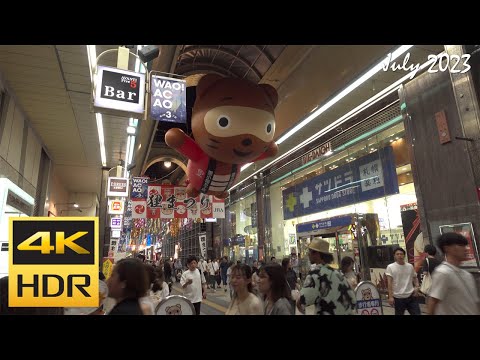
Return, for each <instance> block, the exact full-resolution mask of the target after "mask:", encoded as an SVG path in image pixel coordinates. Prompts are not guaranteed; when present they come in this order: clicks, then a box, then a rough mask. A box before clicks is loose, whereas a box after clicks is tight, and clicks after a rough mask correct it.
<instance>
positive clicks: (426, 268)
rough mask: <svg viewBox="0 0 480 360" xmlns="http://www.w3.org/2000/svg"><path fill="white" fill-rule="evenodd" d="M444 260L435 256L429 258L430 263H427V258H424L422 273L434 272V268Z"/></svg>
mask: <svg viewBox="0 0 480 360" xmlns="http://www.w3.org/2000/svg"><path fill="white" fill-rule="evenodd" d="M441 263H442V262H441V261H438V260H437V259H435V258H430V257H429V258H428V265H427V259H424V260H423V264H422V273H423V272H429V273H430V274H431V273H433V270H435V268H436V267H437V266H438V265H440V264H441Z"/></svg>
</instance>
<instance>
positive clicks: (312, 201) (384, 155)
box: [283, 146, 398, 220]
mask: <svg viewBox="0 0 480 360" xmlns="http://www.w3.org/2000/svg"><path fill="white" fill-rule="evenodd" d="M393 194H398V181H397V173H396V171H395V159H394V156H393V149H392V147H391V146H387V147H385V148H382V149H378V151H376V152H374V153H372V154H369V155H367V156H364V157H362V158H360V159H358V160H355V161H352V162H350V163H349V164H347V165H344V166H341V167H339V168H337V169H335V170H332V171H329V172H327V173H325V174H321V175H318V176H316V177H314V178H311V179H309V180H306V181H304V182H302V183H300V184H297V185H295V186H292V187H290V188H287V189H285V190H284V191H283V218H284V220H288V219H292V218H295V217H299V216H304V215H310V214H314V213H317V212H321V211H325V210H330V209H335V208H339V207H342V206H347V205H352V204H356V203H359V202H364V201H368V200H372V199H377V198H380V197H383V196H387V195H393Z"/></svg>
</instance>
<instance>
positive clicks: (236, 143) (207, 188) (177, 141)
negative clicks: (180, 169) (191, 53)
mask: <svg viewBox="0 0 480 360" xmlns="http://www.w3.org/2000/svg"><path fill="white" fill-rule="evenodd" d="M196 92H197V95H196V100H195V104H194V106H193V111H192V132H193V136H194V138H195V140H193V139H192V138H190V137H189V136H187V135H186V134H185V133H184V132H183V131H182V130H180V129H178V128H174V129H170V130H168V131H167V133H166V134H165V142H166V143H167V145H168V146H170V147H171V148H173V149H175V150H176V151H178V152H179V153H181V154H183V155H184V156H186V157H187V158H188V165H187V177H188V180H189V184H188V186H187V194H188V195H189V196H193V197H195V196H197V195H198V194H199V193H200V192H202V193H204V194H208V195H215V196H217V197H220V198H225V197H227V196H228V191H227V190H228V189H229V188H230V187H231V186H232V185H233V184H234V183H235V181H236V179H237V178H238V175H239V174H240V168H241V167H242V165H244V164H247V163H249V162H255V161H258V160H262V159H264V158H267V157H271V156H275V155H276V154H277V152H278V147H277V145H276V144H275V142H274V141H273V137H274V135H275V115H274V110H275V107H276V106H277V102H278V95H277V91H276V90H275V88H274V87H272V86H270V85H267V84H259V85H257V84H255V83H252V82H250V81H247V80H244V79H236V78H224V77H221V76H219V75H214V74H208V75H205V76H204V77H202V78H201V79H200V81H199V83H198V85H197V89H196Z"/></svg>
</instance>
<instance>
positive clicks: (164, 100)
mask: <svg viewBox="0 0 480 360" xmlns="http://www.w3.org/2000/svg"><path fill="white" fill-rule="evenodd" d="M150 84H151V98H150V118H151V119H152V120H157V121H168V122H173V123H182V124H186V122H187V93H186V81H185V80H180V79H175V78H169V77H164V76H157V75H152V80H151V82H150Z"/></svg>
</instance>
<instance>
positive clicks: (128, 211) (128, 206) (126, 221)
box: [123, 200, 132, 228]
mask: <svg viewBox="0 0 480 360" xmlns="http://www.w3.org/2000/svg"><path fill="white" fill-rule="evenodd" d="M123 227H125V228H131V227H132V200H125V214H124V216H123Z"/></svg>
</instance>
